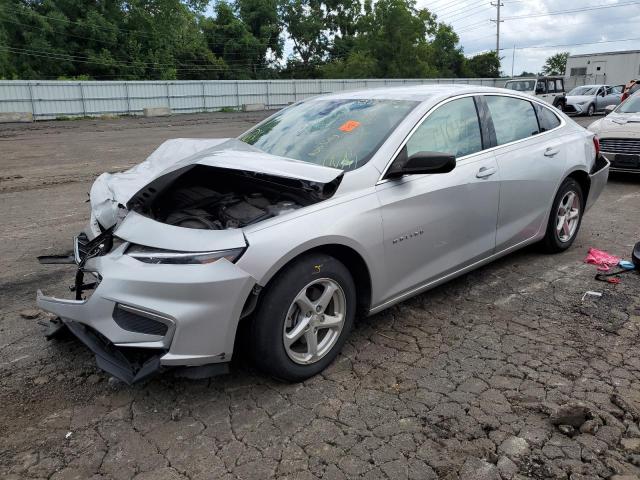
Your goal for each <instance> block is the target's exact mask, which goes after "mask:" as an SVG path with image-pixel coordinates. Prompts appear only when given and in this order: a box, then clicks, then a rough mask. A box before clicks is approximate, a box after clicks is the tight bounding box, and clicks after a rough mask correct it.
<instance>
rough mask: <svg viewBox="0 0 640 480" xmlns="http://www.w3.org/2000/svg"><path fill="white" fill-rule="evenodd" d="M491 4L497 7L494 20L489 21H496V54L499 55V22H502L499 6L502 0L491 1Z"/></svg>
mask: <svg viewBox="0 0 640 480" xmlns="http://www.w3.org/2000/svg"><path fill="white" fill-rule="evenodd" d="M491 5H492V6H494V7H496V9H497V17H496V20H491V21H492V22H496V55H498V57H500V23H502V22H504V20H500V7H501V6H503V4H502V0H498V1H497V2H496V3H493V2H492V3H491Z"/></svg>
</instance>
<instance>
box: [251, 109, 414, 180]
mask: <svg viewBox="0 0 640 480" xmlns="http://www.w3.org/2000/svg"><path fill="white" fill-rule="evenodd" d="M419 103H420V102H416V101H408V100H373V99H333V100H327V99H318V100H309V101H306V102H303V103H299V104H297V105H293V106H291V107H289V108H286V109H284V110H282V111H281V112H279V113H277V114H275V115H274V116H272V117H271V118H268V119H267V120H266V121H264V122H263V123H261V124H259V125H257V126H256V127H255V128H253V129H252V130H250V131H249V132H247V133H246V134H244V135H243V136H242V137H240V140H242V141H243V142H245V143H248V144H250V145H253V146H255V147H258V148H259V149H260V150H263V151H265V152H267V153H270V154H272V155H279V156H282V157H288V158H293V159H295V160H302V161H304V162H310V163H315V164H318V165H324V166H327V167H334V168H340V169H342V170H354V169H356V168H358V167H361V166H362V165H364V164H365V163H366V162H367V161H369V159H370V158H371V157H372V156H373V154H374V153H375V152H376V151H377V150H378V148H379V147H380V145H382V143H383V142H384V141H385V140H386V138H387V137H388V136H389V134H390V133H391V132H392V131H393V130H394V129H395V128H396V126H397V125H398V124H399V123H400V122H401V121H402V119H404V118H405V117H406V116H407V114H408V113H409V112H410V111H411V110H412V109H413V108H415V107H416V105H418V104H419Z"/></svg>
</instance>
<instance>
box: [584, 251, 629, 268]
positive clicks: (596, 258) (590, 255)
mask: <svg viewBox="0 0 640 480" xmlns="http://www.w3.org/2000/svg"><path fill="white" fill-rule="evenodd" d="M620 260H621V258H620V257H616V256H615V255H611V254H610V253H607V252H605V251H603V250H598V249H597V248H590V249H589V251H588V252H587V256H586V257H585V259H584V262H585V263H589V264H591V265H597V266H598V270H600V271H601V272H608V271H609V269H610V268H611V267H615V266H616V265H618V263H619V262H620Z"/></svg>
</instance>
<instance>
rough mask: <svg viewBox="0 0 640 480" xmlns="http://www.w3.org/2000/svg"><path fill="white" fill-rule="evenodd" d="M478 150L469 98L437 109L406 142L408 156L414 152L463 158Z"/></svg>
mask: <svg viewBox="0 0 640 480" xmlns="http://www.w3.org/2000/svg"><path fill="white" fill-rule="evenodd" d="M480 150H482V137H481V135H480V123H479V121H478V113H477V112H476V105H475V102H474V101H473V98H471V97H465V98H461V99H459V100H453V101H451V102H448V103H445V104H444V105H442V106H441V107H438V108H437V109H436V110H435V111H434V112H433V113H432V114H431V115H429V116H428V117H427V119H426V120H425V121H424V122H423V123H422V125H420V126H419V127H418V128H417V130H416V131H415V132H414V134H413V135H412V136H411V138H410V139H409V141H408V142H407V154H408V155H409V156H411V155H413V154H414V153H417V152H441V153H449V154H452V155H455V156H456V157H458V158H459V157H463V156H465V155H470V154H472V153H475V152H479V151H480Z"/></svg>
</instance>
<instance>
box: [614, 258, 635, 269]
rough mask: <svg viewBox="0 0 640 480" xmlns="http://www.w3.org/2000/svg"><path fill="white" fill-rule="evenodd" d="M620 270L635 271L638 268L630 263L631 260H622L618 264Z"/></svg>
mask: <svg viewBox="0 0 640 480" xmlns="http://www.w3.org/2000/svg"><path fill="white" fill-rule="evenodd" d="M618 266H619V267H620V268H624V269H625V270H633V269H634V268H635V267H636V266H635V265H634V264H633V263H632V262H630V261H629V260H620V262H619V263H618Z"/></svg>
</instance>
